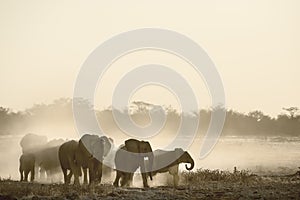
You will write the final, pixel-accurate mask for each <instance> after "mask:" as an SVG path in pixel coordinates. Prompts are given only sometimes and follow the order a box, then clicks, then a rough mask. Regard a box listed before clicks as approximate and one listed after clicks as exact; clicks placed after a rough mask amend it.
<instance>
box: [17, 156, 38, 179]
mask: <svg viewBox="0 0 300 200" xmlns="http://www.w3.org/2000/svg"><path fill="white" fill-rule="evenodd" d="M19 161H20V166H19V172H20V176H21V179H20V181H26V182H27V181H28V174H29V173H30V181H31V182H32V181H34V164H35V156H34V154H31V153H27V154H22V155H21V157H20V159H19Z"/></svg>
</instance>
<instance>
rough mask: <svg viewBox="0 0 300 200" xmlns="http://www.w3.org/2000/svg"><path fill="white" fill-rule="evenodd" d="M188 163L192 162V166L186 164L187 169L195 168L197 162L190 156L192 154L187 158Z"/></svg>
mask: <svg viewBox="0 0 300 200" xmlns="http://www.w3.org/2000/svg"><path fill="white" fill-rule="evenodd" d="M186 163H190V164H191V166H190V167H188V164H185V168H186V169H187V170H189V171H190V170H192V169H193V168H194V166H195V162H194V160H193V158H192V157H190V156H189V159H188V160H187V162H186Z"/></svg>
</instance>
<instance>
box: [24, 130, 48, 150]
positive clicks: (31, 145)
mask: <svg viewBox="0 0 300 200" xmlns="http://www.w3.org/2000/svg"><path fill="white" fill-rule="evenodd" d="M47 140H48V139H47V137H46V136H43V135H36V134H33V133H29V134H26V135H25V136H23V137H22V139H21V141H20V146H21V148H22V153H32V152H31V151H33V150H34V149H36V148H39V147H41V146H44V145H46V143H47Z"/></svg>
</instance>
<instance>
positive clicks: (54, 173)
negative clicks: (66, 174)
mask: <svg viewBox="0 0 300 200" xmlns="http://www.w3.org/2000/svg"><path fill="white" fill-rule="evenodd" d="M59 147H60V145H58V146H53V147H47V148H44V149H41V150H39V151H37V152H35V153H34V154H35V156H36V166H37V167H38V168H39V169H40V174H41V175H43V176H44V175H45V173H46V175H47V180H48V181H51V182H54V180H61V176H60V175H61V171H60V162H59V158H58V149H59Z"/></svg>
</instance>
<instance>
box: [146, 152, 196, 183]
mask: <svg viewBox="0 0 300 200" xmlns="http://www.w3.org/2000/svg"><path fill="white" fill-rule="evenodd" d="M153 155H154V159H153V165H152V170H153V171H152V174H153V176H154V175H156V174H157V173H166V172H169V174H171V175H172V176H173V184H174V186H177V185H178V182H179V175H178V172H179V170H178V168H179V164H180V163H189V164H190V166H188V164H186V165H185V168H186V169H187V170H189V171H190V170H192V169H193V168H194V166H195V162H194V160H193V158H192V157H191V155H190V154H189V153H188V152H187V151H183V149H181V148H176V149H175V150H173V151H164V150H155V151H154V152H153ZM146 168H150V165H149V162H147V161H146Z"/></svg>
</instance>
